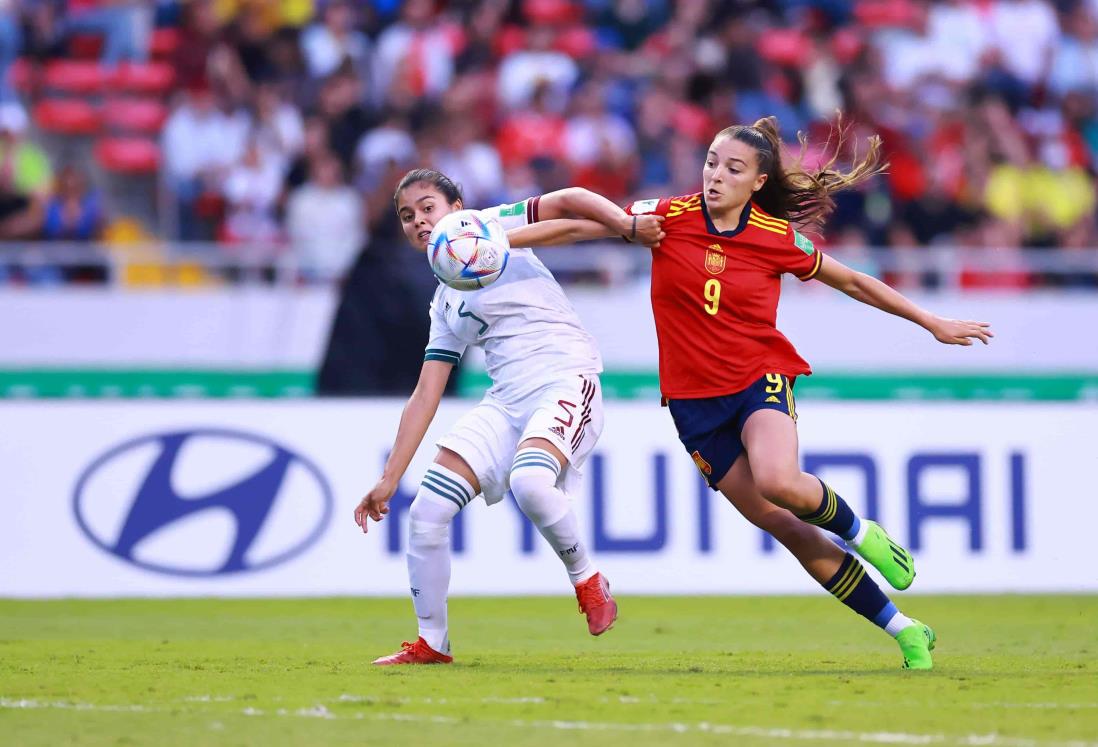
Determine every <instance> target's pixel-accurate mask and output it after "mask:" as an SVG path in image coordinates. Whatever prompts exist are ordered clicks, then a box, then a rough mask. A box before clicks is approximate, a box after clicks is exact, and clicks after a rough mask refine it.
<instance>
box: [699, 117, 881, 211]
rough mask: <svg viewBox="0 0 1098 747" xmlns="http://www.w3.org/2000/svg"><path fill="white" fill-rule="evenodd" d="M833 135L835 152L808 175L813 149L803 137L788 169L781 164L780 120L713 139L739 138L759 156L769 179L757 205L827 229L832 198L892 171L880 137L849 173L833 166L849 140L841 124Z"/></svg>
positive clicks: (740, 128)
mask: <svg viewBox="0 0 1098 747" xmlns="http://www.w3.org/2000/svg"><path fill="white" fill-rule="evenodd" d="M832 133H833V134H832V136H831V137H828V142H827V144H826V146H825V150H829V151H831V152H832V156H831V159H830V160H829V161H827V163H824V164H823V165H821V166H820V167H819V168H818V169H817V170H815V171H808V170H806V169H805V168H804V166H803V162H804V156H805V152H806V150H807V149H808V141H807V139H806V138H805V136H804V134H803V133H798V135H797V139H798V140H799V141H800V143H801V152H800V153H799V154H798V155H797V157H796V159H794V161H793V163H791V164H789V165H788V166H786V165H785V164H783V163H782V150H781V148H782V141H781V136H780V135H779V134H778V120H777V119H776V118H775V117H763V118H762V119H760V120H759V121H757V122H755V124H753V125H751V126H750V127H748V126H747V125H734V126H732V127H726V128H725V129H723V130H721V131H720V132H718V133H717V136H716V137H715V138H714V140H719V139H721V138H723V137H731V138H735V139H736V140H739V141H740V142H743V143H746V144H747V145H750V146H751V147H753V148H754V149H755V151H756V152H757V153H758V154H759V173H762V174H766V175H767V179H766V183H765V184H763V186H762V189H760V190H759V191H758V192H756V193H755V195H754V196H753V197H752V198H751V199H752V201H753V202H754V203H755V204H757V205H758V206H759V207H761V208H762V209H763V210H765V211H766V212H767V213H769V214H770V215H773V216H774V217H775V218H783V219H785V220H788V221H791V222H793V223H797V224H800V225H802V226H809V225H815V226H822V225H823V224H824V222H825V221H826V220H827V217H828V215H830V214H831V211H832V210H833V209H834V208H835V200H834V199H833V198H832V196H831V195H832V194H834V193H835V192H838V191H840V190H843V189H849V188H850V187H853V186H855V185H857V184H860V183H862V182H864V181H866V180H867V179H869V178H870V177H872V176H873V175H875V174H879V173H881V172H882V171H884V170H885V169H887V168H888V164H887V163H884V164H882V163H881V162H880V160H881V138H880V137H878V136H877V135H873V136H872V137H870V138H868V141H869V148H868V150H867V151H866V154H865V156H864V157H862V158H861V159H860V160H858V159H856V160H855V162H854V165H853V166H852V167H851V169H850V170H849V171H847V172H843V171H839V170H838V169H836V168H834V166H835V161H836V160H838V157H839V154H840V153H841V152H842V149H843V145H844V144H845V141H846V130H844V129H843V127H842V123H841V122H840V123H839V124H838V125H837V126H836V128H835V129H834V130H833V131H832ZM832 137H833V138H834V140H835V142H834V144H832V142H831V140H832ZM832 145H833V147H832Z"/></svg>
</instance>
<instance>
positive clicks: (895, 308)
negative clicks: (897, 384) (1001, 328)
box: [816, 254, 995, 345]
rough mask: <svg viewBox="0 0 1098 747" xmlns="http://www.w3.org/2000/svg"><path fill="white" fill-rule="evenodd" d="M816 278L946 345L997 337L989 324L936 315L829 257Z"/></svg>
mask: <svg viewBox="0 0 1098 747" xmlns="http://www.w3.org/2000/svg"><path fill="white" fill-rule="evenodd" d="M816 279H817V280H819V281H820V282H823V283H826V284H827V285H830V286H831V287H832V288H835V289H837V290H841V291H842V292H843V293H845V294H846V295H848V296H850V297H851V298H853V299H855V300H857V301H861V302H862V303H864V304H868V305H870V306H875V307H876V308H878V309H880V310H882V311H887V312H888V313H889V314H895V315H896V316H899V317H903V318H904V319H907V320H909V321H912V322H915V324H918V325H919V326H920V327H922V328H924V329H925V330H926V331H928V332H930V334H932V335H934V339H936V340H937V341H938V342H942V343H945V344H947V345H971V344H972V341H973V340H979V341H980V342H982V343H984V344H985V345H987V343H988V340H989V339H990V338H992V337H994V336H995V334H994V333H993V332H992V331H991V325H990V324H989V323H988V322H971V321H962V320H959V319H946V318H944V317H940V316H935V315H934V314H932V313H930V312H929V311H927V310H925V309H922V308H920V307H919V306H918V305H916V304H915V303H913V302H912V301H911V300H910V299H908V298H906V297H905V296H904V295H903V294H902V293H900V292H899V291H897V290H895V289H893V288H890V287H889V286H888V285H887V284H885V283H882V282H881V281H880V280H877V278H874V277H870V276H869V275H866V274H865V273H864V272H857V271H855V270H852V269H850V268H849V267H847V266H846V265H844V264H843V263H842V262H839V261H838V260H836V259H833V258H832V257H829V256H827V255H826V254H825V255H824V256H823V257H822V259H821V264H820V271H819V273H817V275H816Z"/></svg>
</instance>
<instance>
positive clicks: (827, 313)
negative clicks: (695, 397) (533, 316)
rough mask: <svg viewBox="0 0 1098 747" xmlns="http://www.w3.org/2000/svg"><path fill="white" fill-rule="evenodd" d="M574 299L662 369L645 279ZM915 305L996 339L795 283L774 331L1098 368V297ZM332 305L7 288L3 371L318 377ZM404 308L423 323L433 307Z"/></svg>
mask: <svg viewBox="0 0 1098 747" xmlns="http://www.w3.org/2000/svg"><path fill="white" fill-rule="evenodd" d="M568 296H569V298H570V299H571V300H572V302H573V304H574V305H575V307H576V311H577V312H578V313H579V315H580V318H581V319H582V320H583V322H584V325H585V326H586V327H587V328H588V330H590V332H591V334H593V335H594V336H595V338H596V339H597V340H598V342H599V348H600V349H601V350H602V357H603V360H604V361H605V363H606V366H607V368H608V369H626V370H655V368H656V328H655V324H654V322H653V321H652V309H651V304H650V302H649V291H648V280H647V279H643V280H641V281H638V282H636V283H633V284H629V285H623V286H620V287H615V288H582V287H577V288H569V290H568ZM913 298H914V300H915V301H917V302H918V303H920V304H921V305H923V306H925V307H926V308H928V309H931V310H933V311H935V312H937V313H940V314H944V315H946V316H952V317H956V318H959V319H979V320H984V321H989V322H991V323H992V324H993V325H994V328H995V331H996V334H997V339H996V340H995V342H994V344H992V345H990V346H988V347H986V348H985V347H984V346H982V345H981V346H980V347H979V349H977V350H969V349H966V348H959V347H953V346H947V345H938V344H937V343H935V342H934V341H933V339H932V338H931V337H930V336H929V335H928V334H927V333H926V332H924V331H923V330H922V329H919V328H918V327H916V326H915V325H913V324H911V323H910V322H906V321H903V320H902V319H897V318H896V317H893V316H889V315H888V314H883V313H881V312H879V311H876V310H874V309H869V308H867V307H865V306H863V305H862V304H859V303H857V302H856V301H852V300H851V299H849V298H847V297H846V296H843V295H842V294H841V293H837V292H836V291H834V290H832V289H831V288H828V287H826V286H824V285H822V284H821V283H800V282H798V281H796V280H791V281H790V282H789V283H787V284H786V285H785V286H784V287H783V289H782V301H781V307H780V311H779V314H778V326H779V328H780V329H781V330H782V331H783V332H784V333H785V334H786V335H787V336H788V337H789V339H790V340H791V341H792V342H793V344H794V345H796V346H797V349H798V350H799V351H800V353H801V355H803V356H804V357H805V359H806V360H808V361H810V362H811V363H812V365H813V367H814V368H816V370H818V371H827V370H831V371H858V370H868V371H896V370H899V371H939V372H944V373H965V372H972V371H999V372H1014V373H1019V374H1023V373H1026V372H1032V371H1041V372H1048V371H1072V372H1088V371H1095V370H1098V345H1093V344H1092V345H1087V344H1081V341H1080V340H1079V338H1078V335H1077V333H1076V330H1078V329H1094V328H1096V327H1098V295H1095V294H1081V295H1071V294H1063V293H1042V292H1032V293H1027V294H1026V295H1025V296H1024V297H1021V296H1018V295H1016V294H1002V293H983V294H981V293H965V294H916V295H915V296H914V297H913ZM336 301H337V298H336V296H335V294H334V292H333V291H332V290H331V289H328V288H296V289H292V290H285V289H270V288H269V289H264V288H248V289H246V290H241V289H236V288H228V289H203V290H189V291H179V290H176V291H171V290H143V291H126V290H107V289H61V290H57V289H49V290H34V289H0V319H3V320H4V322H5V323H4V324H0V367H6V368H20V367H35V366H43V367H57V366H91V367H107V368H110V367H119V366H122V367H138V368H140V367H148V368H163V367H184V368H186V367H191V368H210V367H221V368H256V367H259V368H263V367H267V368H277V369H294V368H300V369H311V368H314V367H315V366H317V365H318V364H319V362H320V359H321V356H322V355H323V354H324V347H325V345H326V344H327V340H328V330H329V328H330V326H331V321H332V313H333V310H334V308H335V304H336ZM408 313H412V314H423V315H424V317H426V314H427V308H426V306H424V307H423V308H417V309H408ZM1064 319H1070V320H1071V321H1072V323H1071V324H1070V325H1065V324H1064V323H1063V320H1064ZM623 325H625V326H627V328H628V334H622V329H623ZM424 343H426V339H425V340H424ZM471 352H472V351H471Z"/></svg>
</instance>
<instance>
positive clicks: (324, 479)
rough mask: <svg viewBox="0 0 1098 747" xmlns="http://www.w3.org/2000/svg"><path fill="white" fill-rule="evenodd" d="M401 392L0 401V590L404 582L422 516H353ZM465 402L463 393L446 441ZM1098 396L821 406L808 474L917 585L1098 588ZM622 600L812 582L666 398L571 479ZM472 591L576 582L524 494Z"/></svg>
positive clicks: (495, 527)
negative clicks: (523, 510)
mask: <svg viewBox="0 0 1098 747" xmlns="http://www.w3.org/2000/svg"><path fill="white" fill-rule="evenodd" d="M401 406H402V403H401V402H396V401H367V400H352V401H281V402H210V401H188V402H178V401H177V402H105V401H100V402H83V403H72V402H41V401H39V402H14V401H13V402H5V403H0V425H2V429H3V434H4V435H3V438H2V439H0V471H2V472H0V474H3V482H2V485H3V490H2V492H0V508H2V514H0V515H2V516H3V521H2V522H0V569H2V570H0V596H5V597H57V596H80V597H84V596H130V595H135V596H140V595H156V596H195V595H227V596H230V595H330V594H355V595H359V594H361V595H402V594H405V593H407V575H406V570H405V565H404V546H405V532H406V510H407V506H408V503H409V502H410V500H411V498H412V497H413V496H414V494H415V491H416V487H417V483H418V479H419V477H420V475H421V474H422V472H423V470H424V469H425V467H426V465H427V463H428V462H429V460H430V459H431V458H432V456H433V454H434V449H433V448H430V447H428V446H424V448H422V449H421V450H420V452H419V454H418V455H417V457H416V459H415V461H414V462H413V463H412V467H411V469H410V470H409V472H408V474H407V475H406V477H405V480H404V482H403V484H402V488H401V491H400V492H399V493H398V495H397V496H396V498H395V499H394V502H393V510H392V513H391V514H390V516H389V517H388V518H387V519H386V520H385V521H384V522H383V523H381V524H379V525H372V526H371V529H370V532H369V534H368V535H365V536H364V535H363V534H362V533H361V531H359V530H358V528H357V527H356V526H355V525H354V523H353V521H352V509H353V508H354V506H355V504H356V503H357V501H358V499H359V497H360V496H361V495H362V493H363V492H364V491H366V490H367V489H368V488H369V487H370V486H371V485H372V484H373V482H374V480H375V479H376V478H377V476H378V474H379V471H380V468H381V464H382V461H383V459H384V458H385V455H386V453H387V450H388V448H389V444H390V442H391V438H392V435H393V433H394V431H395V428H396V423H397V420H398V418H399V415H400V409H401ZM466 407H468V403H461V402H447V403H444V405H443V407H442V408H441V410H440V412H439V415H438V417H437V418H436V421H435V425H434V427H433V428H432V431H431V433H430V434H428V441H430V440H431V439H432V437H434V436H438V435H440V434H441V433H442V432H443V431H444V429H445V428H447V427H448V426H449V425H450V424H451V423H453V422H454V420H455V419H456V418H457V417H458V416H459V415H460V414H461V413H462V412H463V411H464V409H465V408H466ZM1096 423H1098V405H1093V404H1084V405H1079V404H1074V403H1073V404H1065V405H1025V404H1018V405H1002V404H970V405H956V404H942V405H936V404H892V403H885V404H854V405H850V404H841V405H839V404H822V403H821V404H812V405H810V406H808V407H806V408H805V411H804V412H803V413H802V417H801V421H800V434H801V444H802V452H803V459H804V463H805V468H806V469H809V470H811V471H814V472H817V473H818V474H820V475H821V476H822V477H824V478H825V479H826V480H828V482H829V483H830V484H831V485H832V486H834V487H835V489H836V490H837V491H838V492H839V493H840V494H841V495H843V496H844V497H846V498H847V499H848V500H849V501H850V502H851V504H852V505H854V506H855V507H856V508H857V509H858V510H860V511H863V512H864V513H866V514H868V515H870V516H875V517H876V518H878V519H879V520H880V521H881V522H882V523H883V524H884V525H885V526H886V527H887V528H888V529H889V530H890V531H891V532H892V533H893V535H894V536H895V537H896V538H897V539H899V540H901V541H902V542H903V543H905V544H906V545H907V546H908V547H909V548H910V549H911V550H912V551H913V553H914V555H915V557H916V560H917V563H918V570H919V575H918V578H917V579H916V582H915V586H914V587H913V590H915V591H923V592H963V591H981V592H992V591H1089V592H1096V591H1098V570H1096V566H1095V563H1094V562H1093V553H1092V549H1093V548H1092V547H1091V545H1092V544H1093V533H1094V527H1095V526H1096V525H1098V495H1096V494H1095V489H1094V487H1093V485H1092V476H1093V475H1094V474H1098V449H1096V448H1095V444H1096V443H1098V425H1096ZM574 501H575V504H576V508H577V513H578V515H579V518H580V521H581V523H582V526H583V529H584V532H585V536H586V538H587V540H588V541H589V542H590V546H591V548H592V549H593V551H594V554H595V556H596V559H597V562H598V563H599V565H600V567H601V568H602V570H603V571H604V572H605V573H606V575H607V576H608V577H609V578H610V579H611V582H612V584H613V586H614V589H615V591H617V592H620V593H622V594H656V593H658V594H737V593H801V592H811V591H813V590H814V589H815V588H816V587H815V585H814V584H813V582H811V581H810V580H809V579H808V577H807V576H806V575H805V574H804V573H803V571H801V569H800V567H799V566H798V565H797V563H796V562H794V561H793V560H792V558H790V557H789V556H788V555H787V554H786V553H785V552H784V551H783V550H782V549H781V548H780V547H776V546H774V544H773V543H772V542H770V541H768V538H766V537H765V536H764V535H763V534H762V533H761V532H759V531H758V530H757V529H755V528H753V527H751V526H750V525H748V524H747V523H746V522H745V521H744V520H743V519H742V518H741V517H739V516H738V515H737V514H736V513H735V512H734V511H733V510H732V509H731V508H730V507H729V506H728V505H727V504H726V503H725V501H724V500H723V499H721V498H720V496H718V495H717V494H715V493H712V492H710V491H709V490H707V489H705V488H704V486H703V485H702V484H701V481H700V477H699V475H698V473H697V471H696V468H695V467H694V464H693V462H692V460H691V459H690V458H689V456H687V455H686V453H685V452H684V451H683V449H682V448H681V446H680V445H679V443H678V441H677V440H676V438H675V434H674V431H673V428H672V425H671V421H670V417H669V416H668V414H667V411H666V410H663V409H661V408H660V407H659V406H658V405H657V404H655V403H632V404H626V403H609V404H608V407H607V413H606V429H605V432H604V435H603V438H602V441H601V442H600V444H599V448H598V450H597V452H596V455H595V456H594V457H593V458H592V460H591V461H590V462H589V463H588V465H587V466H586V469H585V475H584V479H583V480H582V481H581V488H580V489H579V490H578V491H577V493H576V494H575V495H574ZM452 536H453V539H454V565H453V582H452V590H453V593H454V594H544V593H568V592H569V586H568V581H567V577H566V575H565V573H564V571H563V569H562V567H561V566H560V564H559V562H558V561H557V560H556V559H555V557H554V556H553V554H552V552H551V551H550V550H549V548H548V547H547V546H546V545H545V544H544V542H543V540H542V539H541V537H540V535H538V534H537V532H536V531H535V530H534V529H533V527H532V526H531V525H530V524H529V523H527V522H526V521H525V520H524V519H523V517H522V516H521V515H520V513H519V511H518V509H517V508H516V507H515V505H514V501H513V500H510V499H509V500H506V501H504V502H503V503H501V504H499V505H497V506H494V507H491V508H488V507H486V506H485V505H484V504H483V502H482V501H475V502H474V503H473V504H471V505H470V506H469V507H468V508H467V509H466V510H465V511H463V512H462V515H461V516H460V517H459V521H458V522H456V524H455V527H454V529H453V531H452Z"/></svg>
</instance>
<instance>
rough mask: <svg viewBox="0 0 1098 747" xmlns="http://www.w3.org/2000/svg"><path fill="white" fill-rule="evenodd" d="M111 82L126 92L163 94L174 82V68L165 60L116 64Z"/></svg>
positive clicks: (152, 94)
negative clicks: (116, 67) (116, 68)
mask: <svg viewBox="0 0 1098 747" xmlns="http://www.w3.org/2000/svg"><path fill="white" fill-rule="evenodd" d="M112 82H113V83H114V85H116V86H118V87H119V88H121V89H122V90H123V91H126V92H128V93H144V94H149V95H151V96H163V95H164V94H166V93H167V92H168V91H169V90H171V87H172V84H173V83H175V70H174V69H173V68H172V66H171V65H169V64H167V63H166V62H148V63H137V62H128V63H124V64H122V65H119V66H118V70H117V71H116V72H115V74H114V77H113V81H112Z"/></svg>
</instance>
